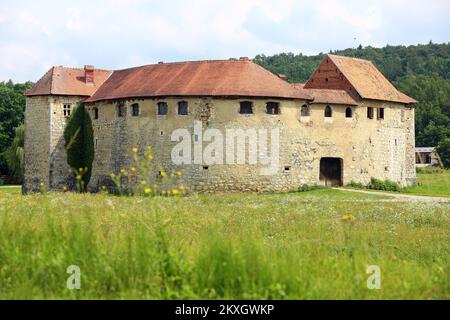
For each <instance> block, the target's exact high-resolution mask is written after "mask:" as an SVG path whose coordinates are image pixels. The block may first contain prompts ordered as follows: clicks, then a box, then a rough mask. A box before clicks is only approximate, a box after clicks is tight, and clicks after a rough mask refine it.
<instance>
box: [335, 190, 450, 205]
mask: <svg viewBox="0 0 450 320" xmlns="http://www.w3.org/2000/svg"><path fill="white" fill-rule="evenodd" d="M333 189H336V190H341V191H348V192H359V193H367V194H375V195H380V196H388V197H393V198H395V199H396V200H403V201H432V202H450V198H446V197H434V196H418V195H413V194H406V193H393V192H382V191H369V190H358V189H346V188H333Z"/></svg>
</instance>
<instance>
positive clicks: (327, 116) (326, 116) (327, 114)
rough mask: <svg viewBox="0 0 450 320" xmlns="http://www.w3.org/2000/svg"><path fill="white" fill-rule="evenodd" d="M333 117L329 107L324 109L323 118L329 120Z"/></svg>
mask: <svg viewBox="0 0 450 320" xmlns="http://www.w3.org/2000/svg"><path fill="white" fill-rule="evenodd" d="M332 116H333V110H332V109H331V107H330V106H326V107H325V118H331V117H332Z"/></svg>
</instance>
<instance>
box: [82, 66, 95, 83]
mask: <svg viewBox="0 0 450 320" xmlns="http://www.w3.org/2000/svg"><path fill="white" fill-rule="evenodd" d="M84 81H85V82H86V84H94V66H92V65H89V64H87V65H85V66H84Z"/></svg>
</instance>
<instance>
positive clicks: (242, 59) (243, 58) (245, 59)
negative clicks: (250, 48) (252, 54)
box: [239, 57, 248, 61]
mask: <svg viewBox="0 0 450 320" xmlns="http://www.w3.org/2000/svg"><path fill="white" fill-rule="evenodd" d="M239 60H241V61H248V57H240V58H239Z"/></svg>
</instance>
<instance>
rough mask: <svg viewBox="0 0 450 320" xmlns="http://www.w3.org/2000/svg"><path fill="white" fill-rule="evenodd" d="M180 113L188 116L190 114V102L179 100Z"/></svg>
mask: <svg viewBox="0 0 450 320" xmlns="http://www.w3.org/2000/svg"><path fill="white" fill-rule="evenodd" d="M178 114H179V115H180V116H187V114H188V103H187V101H180V102H178Z"/></svg>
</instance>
